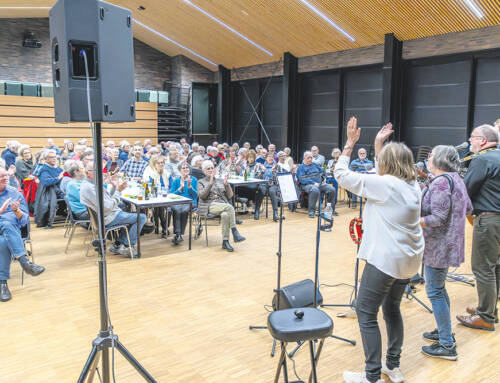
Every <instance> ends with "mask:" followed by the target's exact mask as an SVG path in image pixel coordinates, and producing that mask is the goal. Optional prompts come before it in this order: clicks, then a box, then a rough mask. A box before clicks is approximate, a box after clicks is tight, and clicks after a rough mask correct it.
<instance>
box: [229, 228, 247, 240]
mask: <svg viewBox="0 0 500 383" xmlns="http://www.w3.org/2000/svg"><path fill="white" fill-rule="evenodd" d="M231 231H232V232H233V239H234V242H243V241H244V240H245V237H243V236H242V235H241V234H240V233H238V229H236V228H235V227H233V228H232V229H231Z"/></svg>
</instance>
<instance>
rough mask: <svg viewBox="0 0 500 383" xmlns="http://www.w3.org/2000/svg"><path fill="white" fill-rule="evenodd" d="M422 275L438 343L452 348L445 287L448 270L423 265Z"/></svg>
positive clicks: (448, 299) (448, 301)
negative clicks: (430, 304) (434, 322)
mask: <svg viewBox="0 0 500 383" xmlns="http://www.w3.org/2000/svg"><path fill="white" fill-rule="evenodd" d="M424 274H425V291H426V292H427V297H428V298H429V300H430V301H431V303H432V310H433V311H434V318H435V319H436V323H437V328H438V332H439V342H440V343H441V344H442V345H444V346H452V345H453V343H454V342H453V335H452V333H451V318H450V298H449V297H448V292H447V291H446V287H445V282H446V276H447V274H448V268H447V267H446V268H444V269H436V268H434V267H430V266H427V265H425V266H424Z"/></svg>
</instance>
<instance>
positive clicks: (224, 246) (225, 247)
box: [222, 239, 234, 252]
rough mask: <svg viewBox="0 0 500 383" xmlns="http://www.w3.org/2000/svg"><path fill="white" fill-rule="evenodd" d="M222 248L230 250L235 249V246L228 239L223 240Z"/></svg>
mask: <svg viewBox="0 0 500 383" xmlns="http://www.w3.org/2000/svg"><path fill="white" fill-rule="evenodd" d="M222 248H223V249H226V250H227V251H229V252H231V251H234V249H233V247H232V246H231V245H230V244H229V241H228V240H227V239H225V240H223V241H222Z"/></svg>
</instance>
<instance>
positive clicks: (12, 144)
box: [2, 141, 19, 169]
mask: <svg viewBox="0 0 500 383" xmlns="http://www.w3.org/2000/svg"><path fill="white" fill-rule="evenodd" d="M18 148H19V142H17V141H7V144H6V145H5V150H4V151H3V152H2V158H3V159H4V160H5V168H6V169H8V168H9V167H10V166H11V165H15V164H16V158H17V149H18Z"/></svg>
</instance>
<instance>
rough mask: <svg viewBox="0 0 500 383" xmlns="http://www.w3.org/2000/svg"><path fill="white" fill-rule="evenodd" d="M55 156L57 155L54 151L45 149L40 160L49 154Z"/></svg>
mask: <svg viewBox="0 0 500 383" xmlns="http://www.w3.org/2000/svg"><path fill="white" fill-rule="evenodd" d="M51 153H52V154H55V155H56V156H57V153H56V151H55V150H54V149H46V150H44V151H43V153H42V160H45V159H46V158H47V156H48V155H49V154H51Z"/></svg>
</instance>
